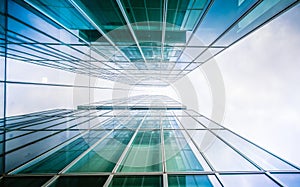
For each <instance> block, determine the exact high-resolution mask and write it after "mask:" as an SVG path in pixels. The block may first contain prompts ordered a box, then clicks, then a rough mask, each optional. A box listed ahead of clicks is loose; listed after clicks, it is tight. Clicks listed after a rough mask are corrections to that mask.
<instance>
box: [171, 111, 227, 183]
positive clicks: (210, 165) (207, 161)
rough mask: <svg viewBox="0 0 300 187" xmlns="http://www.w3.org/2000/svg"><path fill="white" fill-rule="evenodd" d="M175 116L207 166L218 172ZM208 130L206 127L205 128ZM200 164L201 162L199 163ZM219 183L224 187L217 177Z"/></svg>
mask: <svg viewBox="0 0 300 187" xmlns="http://www.w3.org/2000/svg"><path fill="white" fill-rule="evenodd" d="M173 115H174V116H175V118H176V122H177V123H178V125H179V126H181V127H182V128H183V129H184V131H185V132H186V134H187V135H188V137H189V138H190V140H191V141H192V143H193V144H194V146H195V147H196V148H197V150H198V151H199V153H200V155H201V156H202V157H203V159H204V160H205V162H206V163H207V165H208V166H209V168H210V169H211V170H212V171H213V172H216V170H215V169H214V167H213V166H212V164H211V163H210V162H209V160H208V159H207V158H206V156H205V155H204V154H203V152H202V151H201V149H200V147H199V146H198V145H197V144H196V142H195V141H194V139H193V138H192V136H191V135H190V133H189V132H188V130H187V129H186V128H185V127H184V125H182V124H181V122H180V121H179V119H178V117H177V116H176V114H175V113H174V112H173ZM205 128H206V127H205ZM199 163H200V161H199ZM215 176H216V178H217V180H218V182H219V183H220V184H221V186H224V185H223V184H222V182H221V180H220V179H219V176H218V175H215Z"/></svg>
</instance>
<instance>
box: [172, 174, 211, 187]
mask: <svg viewBox="0 0 300 187" xmlns="http://www.w3.org/2000/svg"><path fill="white" fill-rule="evenodd" d="M168 186H169V187H176V186H181V187H188V186H194V187H197V186H199V187H213V185H212V183H211V182H210V180H209V178H208V176H206V175H169V176H168Z"/></svg>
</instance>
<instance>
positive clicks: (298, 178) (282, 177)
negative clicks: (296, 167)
mask: <svg viewBox="0 0 300 187" xmlns="http://www.w3.org/2000/svg"><path fill="white" fill-rule="evenodd" d="M272 176H273V177H274V178H275V179H276V180H278V181H279V182H280V184H283V185H284V186H289V187H298V186H299V184H300V173H272Z"/></svg>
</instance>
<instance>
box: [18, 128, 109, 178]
mask: <svg viewBox="0 0 300 187" xmlns="http://www.w3.org/2000/svg"><path fill="white" fill-rule="evenodd" d="M106 133H107V131H90V132H88V133H87V134H85V135H84V136H82V137H80V138H78V139H76V140H74V141H72V142H70V143H69V144H68V145H66V146H64V147H63V148H61V149H59V150H57V151H56V152H54V153H53V154H51V155H49V156H47V157H46V158H44V159H42V160H40V161H38V162H36V163H33V164H32V165H30V166H29V167H28V168H26V169H24V170H22V171H20V172H19V173H58V172H59V171H60V170H62V169H63V168H64V167H66V166H67V165H68V164H69V163H70V162H71V161H73V160H74V159H75V158H77V157H78V156H79V155H80V154H82V153H83V152H84V151H85V150H87V149H88V148H89V147H90V146H91V145H93V144H94V143H96V141H98V140H99V139H100V138H101V137H102V136H103V135H104V134H106Z"/></svg>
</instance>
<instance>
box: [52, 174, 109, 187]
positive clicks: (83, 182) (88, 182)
mask: <svg viewBox="0 0 300 187" xmlns="http://www.w3.org/2000/svg"><path fill="white" fill-rule="evenodd" d="M107 178H108V177H107V176H61V177H59V178H58V179H57V180H56V181H54V182H53V183H52V184H51V185H50V186H51V187H87V186H88V187H93V186H94V187H96V186H97V187H99V186H103V185H104V183H105V181H106V180H107Z"/></svg>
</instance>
